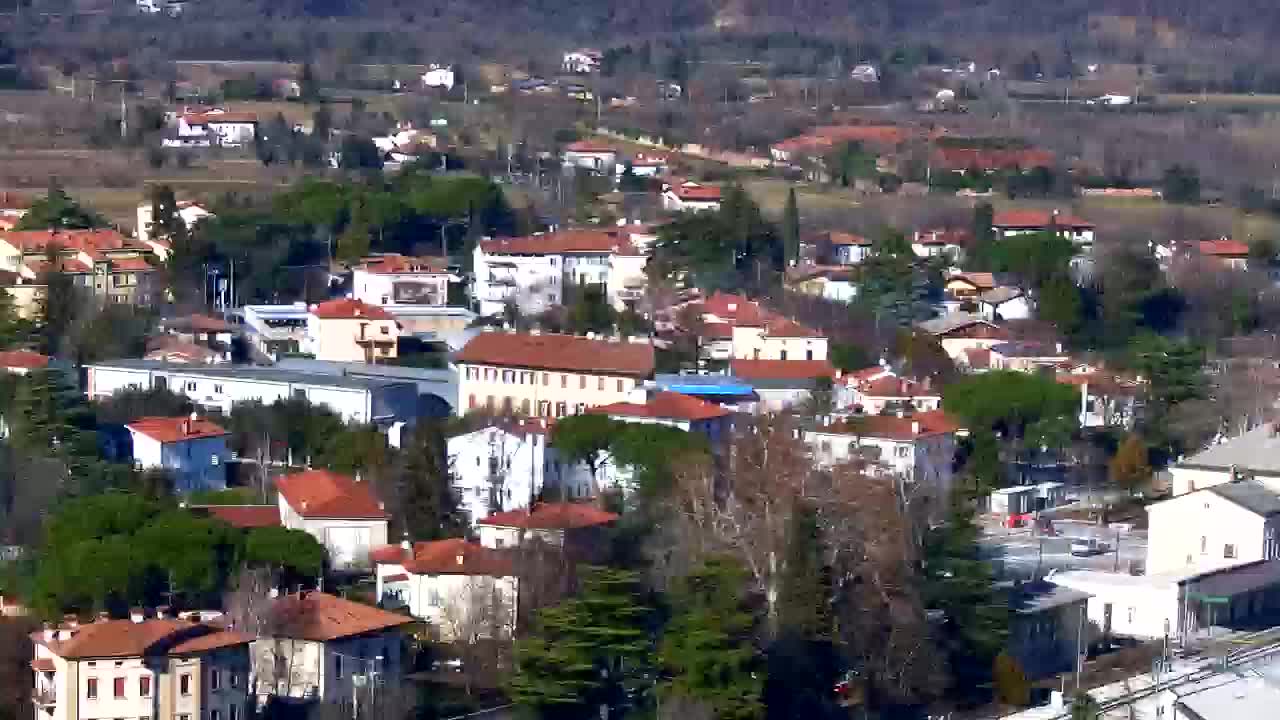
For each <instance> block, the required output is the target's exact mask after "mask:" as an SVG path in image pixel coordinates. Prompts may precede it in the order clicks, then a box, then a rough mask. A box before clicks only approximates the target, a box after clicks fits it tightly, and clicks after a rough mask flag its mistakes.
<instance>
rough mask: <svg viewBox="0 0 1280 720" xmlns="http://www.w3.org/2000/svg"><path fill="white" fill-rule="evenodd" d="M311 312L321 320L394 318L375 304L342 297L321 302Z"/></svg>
mask: <svg viewBox="0 0 1280 720" xmlns="http://www.w3.org/2000/svg"><path fill="white" fill-rule="evenodd" d="M311 314H312V315H315V316H316V317H318V318H321V319H323V320H394V319H395V318H393V317H392V316H391V313H389V312H387V311H386V310H383V309H382V308H380V307H378V306H377V305H370V304H369V303H367V302H363V301H360V300H354V299H352V298H342V299H341V300H330V301H328V302H322V303H320V304H319V305H316V306H315V307H313V308H311Z"/></svg>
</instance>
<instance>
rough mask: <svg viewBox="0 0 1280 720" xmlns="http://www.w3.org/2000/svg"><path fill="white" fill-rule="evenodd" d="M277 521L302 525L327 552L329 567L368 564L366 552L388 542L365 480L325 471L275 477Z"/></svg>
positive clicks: (382, 513)
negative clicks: (278, 508)
mask: <svg viewBox="0 0 1280 720" xmlns="http://www.w3.org/2000/svg"><path fill="white" fill-rule="evenodd" d="M276 489H277V490H278V491H279V497H278V501H279V504H280V524H281V525H284V526H285V527H286V528H288V529H290V530H303V531H305V532H306V533H308V534H309V535H311V536H312V537H314V538H315V539H316V540H318V541H319V542H320V544H321V545H323V546H324V547H325V549H326V550H328V551H329V560H330V562H331V563H332V564H333V566H334V567H337V568H350V567H368V566H369V551H370V550H371V549H372V548H375V547H379V546H382V545H386V544H387V512H386V508H385V506H384V505H383V504H382V502H381V501H379V500H378V499H377V498H376V497H375V496H374V494H373V490H372V489H371V488H370V487H369V483H367V482H361V481H359V480H357V479H355V478H352V477H348V476H346V475H339V474H337V473H332V472H329V471H328V470H307V471H305V472H299V473H292V474H289V475H285V476H284V477H281V478H279V479H277V480H276Z"/></svg>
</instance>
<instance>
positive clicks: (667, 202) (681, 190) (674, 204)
mask: <svg viewBox="0 0 1280 720" xmlns="http://www.w3.org/2000/svg"><path fill="white" fill-rule="evenodd" d="M720 198H721V193H720V188H719V187H718V186H715V185H700V184H698V183H696V182H692V181H685V182H674V181H673V184H669V185H667V186H666V187H664V188H663V190H662V209H663V210H667V211H668V212H708V211H710V212H714V211H717V210H719V209H720Z"/></svg>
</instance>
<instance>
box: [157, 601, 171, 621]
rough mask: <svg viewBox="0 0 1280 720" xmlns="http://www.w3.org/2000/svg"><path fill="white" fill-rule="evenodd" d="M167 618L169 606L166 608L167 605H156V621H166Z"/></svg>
mask: <svg viewBox="0 0 1280 720" xmlns="http://www.w3.org/2000/svg"><path fill="white" fill-rule="evenodd" d="M168 618H169V606H168V605H157V606H156V619H157V620H167V619H168Z"/></svg>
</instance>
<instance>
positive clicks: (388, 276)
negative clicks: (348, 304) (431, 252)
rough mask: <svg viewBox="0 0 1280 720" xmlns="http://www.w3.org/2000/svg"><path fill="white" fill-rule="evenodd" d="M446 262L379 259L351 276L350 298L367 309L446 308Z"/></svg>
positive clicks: (393, 257) (401, 257) (397, 257)
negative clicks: (390, 307)
mask: <svg viewBox="0 0 1280 720" xmlns="http://www.w3.org/2000/svg"><path fill="white" fill-rule="evenodd" d="M451 277H452V276H451V275H450V273H449V267H448V261H447V260H446V259H445V258H438V257H407V256H404V255H395V254H387V255H378V256H374V257H371V258H366V259H365V261H364V263H363V264H361V265H359V266H357V267H356V268H355V269H354V270H352V272H351V297H352V298H353V299H355V300H359V301H360V302H363V303H367V304H369V305H378V306H382V307H384V309H385V307H386V306H388V305H433V306H439V305H447V304H448V302H449V280H450V278H451Z"/></svg>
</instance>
